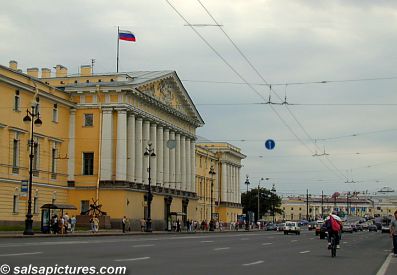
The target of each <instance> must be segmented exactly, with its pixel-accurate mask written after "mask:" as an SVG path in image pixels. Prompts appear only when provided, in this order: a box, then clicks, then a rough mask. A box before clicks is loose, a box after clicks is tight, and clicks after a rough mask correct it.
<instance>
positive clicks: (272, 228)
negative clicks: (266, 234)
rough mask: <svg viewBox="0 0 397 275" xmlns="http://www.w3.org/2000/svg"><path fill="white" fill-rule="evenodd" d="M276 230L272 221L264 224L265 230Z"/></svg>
mask: <svg viewBox="0 0 397 275" xmlns="http://www.w3.org/2000/svg"><path fill="white" fill-rule="evenodd" d="M274 230H277V226H276V225H275V224H273V223H269V224H267V225H266V231H274Z"/></svg>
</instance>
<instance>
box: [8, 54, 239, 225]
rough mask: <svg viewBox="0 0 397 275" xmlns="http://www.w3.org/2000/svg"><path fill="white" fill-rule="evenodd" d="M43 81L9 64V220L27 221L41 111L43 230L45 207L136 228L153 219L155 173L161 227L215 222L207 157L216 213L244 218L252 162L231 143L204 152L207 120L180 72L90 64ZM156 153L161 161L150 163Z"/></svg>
mask: <svg viewBox="0 0 397 275" xmlns="http://www.w3.org/2000/svg"><path fill="white" fill-rule="evenodd" d="M39 74H40V71H39V69H37V68H30V69H28V70H27V74H25V73H22V72H21V71H20V70H18V68H17V63H16V62H15V61H11V62H10V66H9V67H5V66H0V92H1V95H2V98H3V100H2V101H1V102H0V223H3V224H4V223H6V224H10V223H23V221H24V220H25V215H26V212H27V211H26V209H27V193H28V192H26V189H25V185H26V181H27V180H28V178H29V139H30V133H31V130H30V126H29V125H25V124H24V123H23V118H24V116H25V115H26V110H30V111H32V106H33V107H34V108H35V109H36V110H38V112H39V114H40V119H41V120H42V126H41V127H35V128H34V136H33V138H34V141H35V144H34V147H33V148H34V154H33V155H34V157H33V162H32V163H33V169H32V171H33V181H32V182H33V188H32V195H33V198H32V202H33V205H34V207H33V210H34V217H33V220H34V222H35V224H37V223H38V222H39V221H40V213H39V212H40V206H41V205H44V204H46V203H58V204H66V203H68V204H72V205H74V206H76V207H77V210H76V211H69V212H70V213H69V216H71V215H79V214H80V213H84V212H86V211H87V210H89V207H90V204H92V203H93V202H94V201H96V202H97V203H98V204H100V205H102V207H101V210H102V211H105V212H106V213H107V215H108V216H110V222H111V223H112V226H113V227H119V226H120V223H121V219H122V217H123V216H127V217H128V218H129V219H130V220H131V223H132V226H133V228H134V229H137V228H139V227H140V225H139V221H140V220H141V219H142V218H146V217H147V215H148V210H147V209H148V203H147V194H148V190H149V173H148V171H149V169H148V168H149V167H150V184H151V187H152V188H151V190H152V193H153V201H152V203H151V209H152V210H151V218H152V221H153V229H154V230H164V229H165V228H167V227H168V225H169V221H170V218H172V219H180V220H186V219H189V220H200V219H206V220H208V219H209V216H208V215H209V212H208V205H207V204H210V203H209V202H210V200H209V199H208V196H209V189H208V188H209V185H208V182H209V181H208V180H209V178H210V176H209V174H208V171H204V169H208V167H209V166H206V168H203V167H202V162H201V157H202V155H203V154H204V155H206V156H209V159H210V161H213V163H214V167H215V173H216V174H215V175H214V185H215V187H214V194H216V196H215V197H214V198H213V200H214V201H213V203H214V208H213V209H214V213H218V214H219V218H220V219H221V220H223V221H231V220H234V219H235V218H236V215H237V214H240V213H241V205H240V201H239V200H240V199H239V198H240V193H239V183H238V178H239V168H240V167H241V164H240V162H241V159H243V158H244V157H245V156H244V155H243V154H241V153H240V149H238V148H236V147H234V146H232V145H229V144H226V143H225V144H212V145H210V146H209V145H202V146H201V148H198V149H196V145H195V144H196V128H197V127H201V126H203V125H204V122H203V120H202V118H201V116H200V114H199V113H198V111H197V110H196V108H195V106H194V104H193V102H192V100H191V99H190V97H189V95H188V93H187V91H186V90H185V88H184V87H183V85H182V83H181V81H180V80H179V78H178V76H177V74H176V73H175V72H174V71H155V72H146V71H141V72H131V73H117V74H100V75H99V74H95V75H93V74H92V71H91V67H90V66H82V67H81V69H80V73H79V74H78V75H69V74H68V70H67V68H65V67H64V66H62V65H57V66H56V67H55V75H52V72H51V70H50V69H47V68H43V69H41V74H40V75H39ZM149 144H150V147H149ZM149 148H151V149H153V153H155V156H150V157H148V156H145V152H147V150H148V149H149ZM204 151H206V153H203V152H204ZM149 161H150V163H149ZM196 168H197V173H198V174H200V175H204V176H198V177H197V176H196ZM199 178H200V179H204V181H202V180H201V181H200V180H198V179H199ZM203 182H205V183H203ZM217 182H220V183H221V184H219V185H218V184H217ZM204 185H205V187H204ZM203 188H204V189H205V191H204V189H203ZM197 193H199V194H200V195H199V196H198V195H197ZM203 194H204V195H203ZM202 201H203V202H202ZM203 203H204V204H203ZM203 205H204V206H203ZM215 205H216V206H215ZM204 213H205V214H204ZM83 218H84V217H81V219H83Z"/></svg>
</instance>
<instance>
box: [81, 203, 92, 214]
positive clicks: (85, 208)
mask: <svg viewBox="0 0 397 275" xmlns="http://www.w3.org/2000/svg"><path fill="white" fill-rule="evenodd" d="M88 210H90V201H81V214H83V215H84V214H87V212H88Z"/></svg>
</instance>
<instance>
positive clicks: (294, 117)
mask: <svg viewBox="0 0 397 275" xmlns="http://www.w3.org/2000/svg"><path fill="white" fill-rule="evenodd" d="M197 1H198V2H199V3H200V5H201V6H202V7H203V9H204V10H205V11H206V12H207V14H208V15H209V16H210V17H211V19H212V20H213V21H214V22H215V24H217V25H219V26H218V27H219V29H220V30H221V31H222V33H223V34H224V35H225V36H226V37H227V39H228V40H229V41H230V42H231V43H232V45H233V46H234V47H235V49H236V50H237V51H238V52H239V53H240V55H241V56H242V57H243V59H244V60H245V61H246V62H247V63H248V64H249V66H250V67H251V69H252V70H254V71H255V73H256V74H257V75H258V76H259V78H260V79H261V80H262V81H263V82H264V83H266V84H268V85H270V84H269V83H268V82H267V81H266V79H265V78H264V77H263V76H262V74H261V73H260V72H259V71H258V70H257V69H256V67H255V66H254V65H253V64H252V63H251V61H250V60H249V59H248V58H247V56H246V55H245V54H244V53H243V52H242V51H241V50H240V48H239V47H238V46H237V45H236V43H235V42H234V41H233V39H232V38H231V37H230V36H229V35H228V34H227V33H226V32H225V31H224V29H223V28H222V26H220V24H219V23H218V22H217V20H216V19H215V18H214V17H213V16H212V14H211V13H210V12H209V10H208V9H207V8H206V7H205V6H204V5H203V3H202V2H201V1H200V0H197ZM167 2H168V0H167ZM193 29H194V28H193ZM247 84H248V83H247ZM269 87H270V89H271V86H269ZM274 93H275V94H276V96H277V97H278V98H279V99H280V100H282V99H281V97H280V96H279V95H278V93H277V92H276V91H274ZM257 94H258V93H257ZM260 97H261V98H263V97H262V96H261V95H260ZM284 105H285V107H286V109H287V111H288V113H289V114H290V115H291V116H292V118H293V119H294V120H295V122H296V123H297V124H298V125H299V127H300V128H301V130H302V131H303V132H304V133H305V135H306V136H307V137H308V138H309V139H310V140H311V141H312V143H314V139H313V138H312V137H311V136H310V134H309V133H308V132H307V130H306V129H305V127H303V125H302V124H301V122H300V121H299V120H298V119H297V117H296V116H295V115H294V114H293V113H292V112H291V110H290V109H289V108H288V105H287V104H284ZM270 107H271V109H272V110H273V111H274V112H275V113H276V114H277V116H278V117H279V118H281V116H280V115H279V113H278V112H276V110H275V108H274V107H273V106H272V105H270ZM283 121H284V120H283ZM288 129H291V127H290V126H289V125H288ZM291 130H292V129H291ZM291 130H290V131H291ZM291 132H292V133H293V135H294V136H295V137H297V138H298V140H300V141H301V143H302V144H304V146H305V147H306V148H308V147H307V145H306V144H305V143H304V142H303V141H302V140H301V139H300V138H299V137H298V136H297V135H296V133H295V132H293V131H291ZM314 145H315V147H318V146H317V145H316V144H314ZM309 151H310V152H312V150H311V149H309ZM326 159H327V160H328V163H329V164H330V165H331V166H332V167H333V168H334V169H335V171H336V172H337V174H339V176H342V178H344V179H346V176H345V175H344V174H343V173H342V172H341V171H340V169H339V168H337V167H336V165H335V164H334V163H333V162H332V161H331V160H330V158H329V157H328V156H326ZM319 160H320V162H322V163H323V165H325V163H324V162H323V161H322V159H321V158H319ZM327 167H328V166H327ZM331 171H332V169H331Z"/></svg>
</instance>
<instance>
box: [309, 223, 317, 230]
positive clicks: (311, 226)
mask: <svg viewBox="0 0 397 275" xmlns="http://www.w3.org/2000/svg"><path fill="white" fill-rule="evenodd" d="M307 229H308V230H314V229H316V222H309V223H308V225H307Z"/></svg>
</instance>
